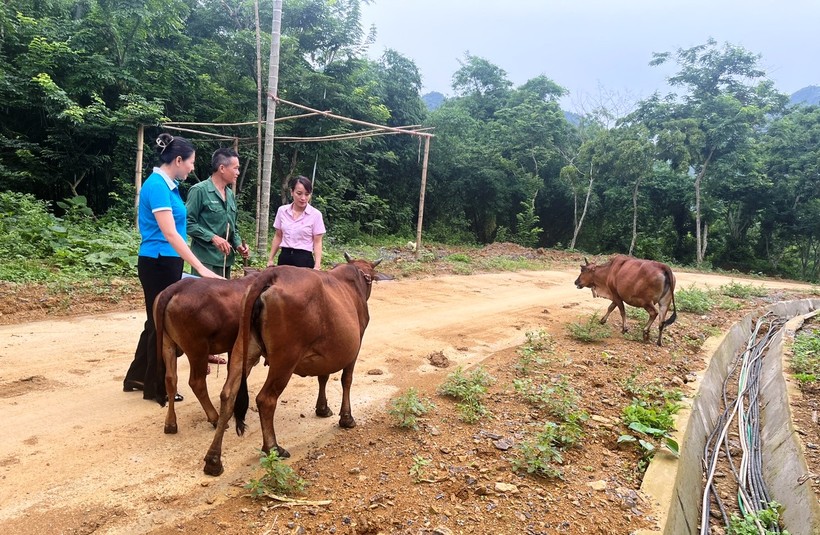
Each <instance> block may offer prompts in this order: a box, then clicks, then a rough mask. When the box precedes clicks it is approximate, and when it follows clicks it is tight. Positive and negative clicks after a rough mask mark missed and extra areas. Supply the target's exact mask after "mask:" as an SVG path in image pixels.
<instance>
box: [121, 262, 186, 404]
mask: <svg viewBox="0 0 820 535" xmlns="http://www.w3.org/2000/svg"><path fill="white" fill-rule="evenodd" d="M183 264H184V261H183V260H182V259H181V258H179V257H177V256H160V257H158V258H151V257H149V256H140V257H139V259H138V260H137V274H138V275H139V279H140V284H142V293H143V294H144V295H145V326H144V327H143V330H142V334H140V339H139V342H137V350H136V352H135V353H134V360H133V361H132V362H131V367H130V368H128V373H126V374H125V379H126V380H129V381H139V382H141V383H143V384H144V389H143V392H142V397H143V398H145V399H159V395H161V396H162V398H163V399H164V397H165V377H160V376H159V373H158V369H157V368H158V366H157V328H156V326H155V325H154V300H155V299H156V298H157V296H158V295H159V293H160V292H161V291H162V290H164V289H165V288H167V287H168V286H170V285H172V284H173V283H175V282H176V281H178V280H179V279H181V278H182V265H183Z"/></svg>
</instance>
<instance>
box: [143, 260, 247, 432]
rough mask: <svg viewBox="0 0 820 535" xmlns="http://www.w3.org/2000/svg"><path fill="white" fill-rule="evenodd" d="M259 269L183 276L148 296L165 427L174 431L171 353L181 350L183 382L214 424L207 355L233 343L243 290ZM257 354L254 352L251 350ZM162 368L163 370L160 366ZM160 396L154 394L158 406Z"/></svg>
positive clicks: (174, 364)
mask: <svg viewBox="0 0 820 535" xmlns="http://www.w3.org/2000/svg"><path fill="white" fill-rule="evenodd" d="M258 274H259V271H258V270H251V269H246V270H245V275H246V276H245V277H242V278H240V279H233V280H220V279H200V278H184V279H182V280H180V281H177V282H175V283H174V284H172V285H171V286H169V287H168V288H166V289H165V290H163V291H162V292H161V293H160V294H159V295H158V296H157V298H156V300H155V301H154V323H155V325H156V326H157V358H158V359H159V361H160V362H159V366H158V369H159V373H160V374H161V375H163V374H164V376H165V391H166V392H167V394H168V412H167V414H166V416H165V432H166V433H169V434H171V433H176V432H177V418H176V413H175V412H174V394H176V392H177V357H179V356H180V355H181V354H183V353H185V354H186V355H188V362H189V363H190V366H191V372H190V376H189V379H188V384H189V385H190V387H191V390H192V391H193V392H194V394H195V395H196V397H197V399H198V400H199V403H200V404H201V405H202V408H203V409H205V415H206V416H207V418H208V421H209V422H210V423H211V424H213V425H214V427H216V421H217V419H218V418H219V414H218V413H217V412H216V409H215V408H214V406H213V403H211V398H210V397H209V396H208V384H207V382H206V381H205V376H206V375H207V373H208V371H207V370H208V355H212V354H219V353H225V352H226V351H227V352H229V355H228V358H229V359H230V351H231V350H232V349H233V344H234V341H235V340H236V333H237V332H238V331H239V316H240V312H241V306H242V298H243V297H244V296H245V291H246V290H247V289H248V286H250V284H251V283H252V282H253V280H254V278H255V277H256V276H257V275H258ZM256 356H257V357H258V356H259V353H257V354H256ZM163 370H164V372H163ZM164 400H165V398H164V397H160V398H158V401H160V405H163V406H164V403H163V401H164Z"/></svg>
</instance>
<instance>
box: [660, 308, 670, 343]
mask: <svg viewBox="0 0 820 535" xmlns="http://www.w3.org/2000/svg"><path fill="white" fill-rule="evenodd" d="M658 306H659V308H660V312H659V313H658V322H659V324H658V346H659V347H660V346H661V341H662V339H663V328H664V327H666V325H664V322H665V321H666V313H667V312H669V301H666V302H663V301H661V302H660V303H658Z"/></svg>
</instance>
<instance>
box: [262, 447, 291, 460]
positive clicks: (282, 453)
mask: <svg viewBox="0 0 820 535" xmlns="http://www.w3.org/2000/svg"><path fill="white" fill-rule="evenodd" d="M262 451H263V452H264V453H270V448H265V447H264V446H263V447H262ZM276 456H277V457H279V458H280V459H287V458H288V457H290V452H289V451H288V450H286V449H285V448H283V447H281V446H280V445H278V444H277V445H276Z"/></svg>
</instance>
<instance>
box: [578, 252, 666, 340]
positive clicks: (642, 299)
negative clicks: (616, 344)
mask: <svg viewBox="0 0 820 535" xmlns="http://www.w3.org/2000/svg"><path fill="white" fill-rule="evenodd" d="M584 262H585V263H584V264H582V265H581V274H580V275H579V276H578V278H577V279H575V286H576V287H577V288H578V289H581V288H591V289H592V295H593V296H594V297H604V298H606V299H610V300H612V303H611V304H610V305H609V309H607V311H606V314H605V315H604V317H603V318H601V323H602V324H603V323H606V320H607V318H609V315H610V314H611V313H612V311H613V310H615V307H618V310H620V312H621V332H624V333H625V332H626V311H625V310H624V303H626V304H627V305H630V306H633V307H640V308H643V309H644V310H646V311H647V312H648V313H649V321H648V322H647V323H646V325H645V326H644V328H643V339H644V341H647V340H649V328H650V326H651V325H652V323H653V322H654V321H655V318H656V317H659V320H658V321H659V325H658V345H659V346H660V345H661V340H662V337H663V328H664V327H666V326H667V325H671V324H672V323H673V322H674V321H675V319H677V316H678V312H677V307H676V306H675V275H674V273H672V270H671V269H670V268H669V266H667V265H666V264H662V263H660V262H655V261H654V260H640V259H638V258H633V257H631V256H626V255H616V256H614V257H612V259H610V261H609V262H607V263H606V264H601V265H596V264H590V263H589V261H588V260H587V259H586V258H585V259H584ZM670 304H671V305H672V315H671V316H670V317H669V319H666V313H667V312H668V310H669V305H670ZM655 305H658V306H657V307H656V306H655Z"/></svg>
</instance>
